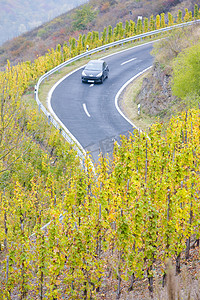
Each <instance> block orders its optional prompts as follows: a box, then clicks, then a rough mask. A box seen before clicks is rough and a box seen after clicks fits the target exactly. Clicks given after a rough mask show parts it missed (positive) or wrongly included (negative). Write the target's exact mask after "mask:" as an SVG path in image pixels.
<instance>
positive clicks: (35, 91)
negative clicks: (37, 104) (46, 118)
mask: <svg viewBox="0 0 200 300" xmlns="http://www.w3.org/2000/svg"><path fill="white" fill-rule="evenodd" d="M36 94H37V85H35V90H34V98H35V100H36Z"/></svg>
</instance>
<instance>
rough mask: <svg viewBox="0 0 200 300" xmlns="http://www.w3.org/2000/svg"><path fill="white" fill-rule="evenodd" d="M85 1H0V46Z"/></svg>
mask: <svg viewBox="0 0 200 300" xmlns="http://www.w3.org/2000/svg"><path fill="white" fill-rule="evenodd" d="M86 1H87V0H56V1H55V0H49V1H46V0H35V1H23V0H9V1H0V11H1V18H0V32H1V35H0V45H1V44H3V42H5V41H7V40H9V39H12V38H14V37H15V36H19V35H20V34H22V33H24V32H26V31H28V30H31V29H32V28H34V27H38V26H39V25H41V24H42V23H44V22H47V21H50V20H52V19H53V18H55V17H56V16H58V15H60V14H62V13H65V12H67V11H69V10H70V9H73V8H74V7H77V6H78V5H80V4H83V3H85V2H86Z"/></svg>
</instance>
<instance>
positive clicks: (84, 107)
mask: <svg viewBox="0 0 200 300" xmlns="http://www.w3.org/2000/svg"><path fill="white" fill-rule="evenodd" d="M83 109H84V111H85V113H86V115H87V116H88V117H89V118H90V117H91V116H90V114H89V112H88V110H87V107H86V104H85V103H83Z"/></svg>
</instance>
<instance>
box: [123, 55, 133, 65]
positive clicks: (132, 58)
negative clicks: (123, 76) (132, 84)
mask: <svg viewBox="0 0 200 300" xmlns="http://www.w3.org/2000/svg"><path fill="white" fill-rule="evenodd" d="M135 59H136V57H134V58H131V59H129V60H127V61H125V62H123V63H122V64H121V66H123V65H125V64H127V63H129V62H131V61H133V60H135Z"/></svg>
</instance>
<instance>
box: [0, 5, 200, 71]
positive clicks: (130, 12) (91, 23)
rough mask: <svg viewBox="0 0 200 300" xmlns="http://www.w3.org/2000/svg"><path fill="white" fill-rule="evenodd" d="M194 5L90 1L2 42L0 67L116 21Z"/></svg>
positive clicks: (41, 53) (31, 57)
mask: <svg viewBox="0 0 200 300" xmlns="http://www.w3.org/2000/svg"><path fill="white" fill-rule="evenodd" d="M194 4H198V5H199V6H200V0H191V1H188V0H152V1H147V0H140V1H138V0H137V1H132V0H90V1H89V2H88V4H85V5H84V6H82V7H79V8H77V9H73V10H71V11H70V12H68V13H65V14H62V15H60V16H59V17H57V18H55V19H53V20H52V21H51V22H48V23H46V24H43V25H42V26H40V27H38V28H36V29H34V30H32V31H30V32H28V33H25V34H23V35H21V36H19V37H18V38H15V39H13V40H11V41H9V42H7V43H5V44H4V45H3V46H2V47H1V48H0V65H1V66H4V65H5V64H6V63H7V59H9V60H10V61H11V63H12V64H16V63H18V62H21V61H26V60H31V61H33V60H34V59H35V58H36V57H37V56H41V55H44V54H45V53H46V52H47V50H48V49H51V48H55V47H56V45H57V44H58V43H60V44H61V45H62V44H63V43H64V42H67V41H68V40H69V38H70V36H73V37H75V38H77V37H78V35H79V33H82V34H83V33H87V32H88V31H99V32H101V31H103V28H104V27H105V26H108V25H112V26H115V25H116V23H118V22H119V21H121V22H123V23H125V21H126V20H130V19H131V20H133V21H134V22H136V21H137V18H138V16H142V17H150V16H151V15H152V14H153V15H154V16H156V15H157V14H161V13H162V12H165V13H167V12H168V11H170V12H171V13H172V15H173V16H174V17H176V16H177V13H178V10H179V9H180V10H182V11H183V12H184V9H185V8H186V7H187V8H188V9H189V10H192V9H193V7H194Z"/></svg>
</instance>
